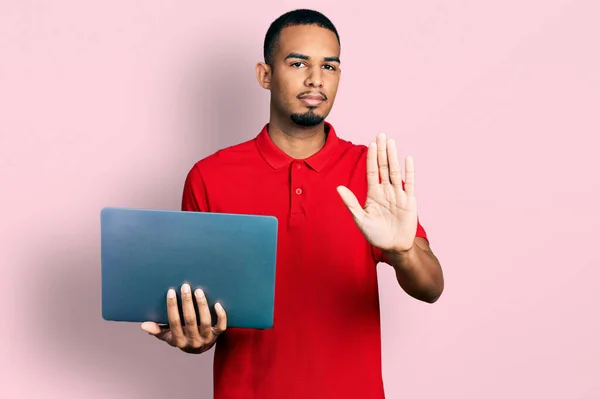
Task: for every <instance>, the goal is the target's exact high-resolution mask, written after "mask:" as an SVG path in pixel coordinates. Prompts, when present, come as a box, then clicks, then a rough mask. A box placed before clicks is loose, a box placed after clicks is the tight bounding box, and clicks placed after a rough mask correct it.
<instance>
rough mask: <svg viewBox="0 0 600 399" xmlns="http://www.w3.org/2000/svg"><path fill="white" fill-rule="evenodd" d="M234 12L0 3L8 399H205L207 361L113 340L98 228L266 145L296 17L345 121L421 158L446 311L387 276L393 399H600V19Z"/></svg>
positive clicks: (431, 7)
mask: <svg viewBox="0 0 600 399" xmlns="http://www.w3.org/2000/svg"><path fill="white" fill-rule="evenodd" d="M237 3H238V4H237V5H235V6H233V5H231V3H230V2H214V3H213V4H212V5H208V4H206V3H205V2H200V1H194V2H192V1H179V2H167V1H158V0H147V1H145V2H137V1H123V0H121V1H118V2H117V1H113V2H101V1H94V2H91V1H74V0H73V1H67V0H61V1H52V2H50V1H32V0H20V1H12V2H9V1H3V2H2V3H1V5H0V133H1V136H0V178H1V179H0V182H1V186H0V187H1V188H0V190H1V193H2V194H1V196H0V206H1V208H0V209H1V212H2V217H1V221H0V234H1V236H0V242H1V243H2V244H1V249H0V255H1V258H0V268H1V273H2V278H1V279H0V284H1V286H2V287H1V288H2V290H0V292H1V293H2V294H1V295H2V297H3V298H2V299H3V302H2V303H3V306H2V319H3V321H4V323H5V324H4V327H2V328H1V329H0V335H1V340H0V345H1V346H2V348H1V352H2V356H1V357H0V362H1V363H0V364H1V365H2V367H3V369H2V370H1V374H0V375H1V377H0V379H1V380H2V383H0V397H2V398H22V397H23V398H24V397H26V395H30V397H40V398H54V397H57V398H58V397H68V398H91V399H95V398H109V397H110V398H128V399H130V398H164V397H165V395H170V394H172V393H175V395H176V396H177V397H197V398H208V397H210V396H211V392H212V388H211V386H210V381H211V358H212V354H207V355H204V356H196V357H194V356H186V355H183V354H181V353H179V352H177V351H176V350H174V349H172V348H170V347H167V346H166V345H161V343H159V342H158V341H155V340H154V339H153V338H151V337H149V336H148V335H145V334H144V333H143V332H142V331H141V330H139V327H138V326H137V325H124V324H119V325H117V324H110V323H106V322H103V321H102V319H101V315H100V263H99V211H100V208H101V207H103V206H106V205H112V206H133V207H150V208H162V209H177V208H178V207H179V201H180V195H181V188H182V184H183V179H184V177H185V174H186V173H187V171H188V170H189V168H190V167H191V165H192V164H193V162H195V161H196V160H198V159H199V158H201V157H203V156H205V155H208V154H209V153H212V152H213V151H215V150H217V149H219V148H221V147H223V146H226V145H229V144H234V143H237V142H239V141H242V140H246V139H248V138H251V137H253V136H254V135H255V134H257V133H258V130H259V129H260V128H261V127H262V125H263V123H264V122H266V118H267V116H268V114H267V101H268V94H267V92H264V91H263V90H261V89H260V88H259V87H258V84H257V83H256V82H255V79H254V71H253V66H254V63H255V62H256V61H258V60H260V56H261V50H262V47H261V46H262V40H263V35H264V33H265V31H266V29H267V27H268V24H269V23H270V22H271V20H272V19H273V18H275V17H276V16H277V15H279V14H280V13H282V12H284V11H287V10H288V9H290V8H297V7H298V6H302V7H319V9H320V10H322V11H324V12H325V13H326V14H328V15H329V16H330V17H331V18H332V19H333V21H334V23H336V24H337V26H338V28H339V30H340V33H341V36H342V46H343V51H342V58H343V64H344V76H343V79H342V84H341V89H340V93H339V95H338V100H337V101H338V102H337V104H336V107H335V108H334V112H333V113H332V115H331V117H330V121H331V122H332V123H334V124H335V126H336V128H337V130H338V131H339V133H340V134H341V135H342V136H344V137H345V138H348V139H351V140H353V141H355V142H360V143H366V142H367V141H368V140H370V139H372V138H373V137H374V136H375V134H376V133H377V132H379V131H385V132H387V133H388V134H389V135H392V136H393V137H395V138H397V140H398V145H399V150H400V152H401V156H405V155H407V154H410V155H413V156H414V157H415V162H416V168H417V172H416V173H417V174H416V179H417V195H418V197H417V198H418V200H419V204H420V217H421V222H422V223H423V225H424V226H425V227H426V228H427V231H428V233H429V235H430V238H431V245H432V247H433V249H434V250H435V251H436V253H437V254H438V255H439V257H440V259H441V261H442V264H443V266H444V269H445V276H446V291H445V293H444V295H443V297H442V299H441V300H440V301H439V302H438V303H436V304H435V305H433V306H430V305H427V304H422V303H418V302H416V301H415V300H411V299H410V298H408V297H407V296H406V295H405V294H404V293H403V292H401V291H400V289H399V288H398V287H397V285H396V282H395V280H394V275H393V273H392V271H391V269H390V268H388V267H385V266H384V265H382V267H381V268H380V277H381V298H382V306H383V339H384V378H385V385H386V391H387V393H388V397H389V398H411V399H417V398H423V399H426V398H431V399H433V398H439V397H444V398H461V399H467V398H469V399H471V398H472V399H482V398H485V399H505V398H544V399H567V398H568V399H575V398H577V399H579V398H586V399H588V398H589V399H592V398H599V397H600V361H599V360H598V359H599V358H600V349H599V344H598V337H600V323H599V317H598V294H597V292H598V290H597V287H598V281H599V280H600V255H598V251H597V250H596V249H597V245H598V244H597V239H598V237H599V235H598V233H597V231H598V228H599V227H600V211H598V204H599V203H600V179H598V177H597V173H598V171H599V170H600V165H599V162H598V148H600V143H599V141H598V137H599V135H600V115H599V114H600V94H599V93H600V51H598V40H599V38H600V27H599V26H600V25H598V15H600V3H598V2H597V1H594V0H587V1H584V0H579V1H578V0H545V1H542V0H537V1H534V0H528V1H522V0H519V1H517V0H511V1H495V2H491V1H485V2H480V1H479V2H478V1H453V2H448V1H442V0H436V1H427V2H408V1H404V2H400V3H397V2H392V1H370V2H367V3H366V4H368V6H366V5H363V4H365V3H362V2H361V3H360V5H359V3H358V2H353V4H352V5H349V4H348V2H347V1H338V2H334V1H327V2H324V1H304V2H291V1H287V2H283V3H281V2H276V1H254V2H242V1H238V2H237ZM393 3H396V4H397V5H395V6H394V5H392V4H393ZM276 4H279V5H276ZM317 4H318V5H321V6H318V5H317ZM325 4H326V5H325ZM251 13H255V15H256V16H255V17H252V18H251V17H250V15H251ZM7 301H9V302H7ZM7 304H8V305H7ZM28 397H29V396H28Z"/></svg>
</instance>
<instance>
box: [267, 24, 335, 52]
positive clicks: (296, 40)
mask: <svg viewBox="0 0 600 399" xmlns="http://www.w3.org/2000/svg"><path fill="white" fill-rule="evenodd" d="M278 42H279V43H278V44H279V45H278V47H279V50H280V51H282V52H283V53H285V54H283V56H284V57H285V56H286V55H287V53H290V52H299V53H303V54H306V52H307V51H310V52H311V53H315V54H307V55H310V56H322V57H329V56H333V55H339V51H340V47H339V43H338V40H337V37H336V35H335V33H333V32H332V31H330V30H329V29H326V28H322V27H320V26H317V25H294V26H288V27H285V28H283V29H282V30H281V33H280V35H279V40H278ZM316 53H319V54H316Z"/></svg>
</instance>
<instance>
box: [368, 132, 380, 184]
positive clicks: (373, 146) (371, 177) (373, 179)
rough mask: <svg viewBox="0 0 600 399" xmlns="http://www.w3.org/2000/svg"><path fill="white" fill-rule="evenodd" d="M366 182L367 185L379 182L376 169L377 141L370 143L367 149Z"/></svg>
mask: <svg viewBox="0 0 600 399" xmlns="http://www.w3.org/2000/svg"><path fill="white" fill-rule="evenodd" d="M367 184H368V186H369V187H371V186H375V185H378V184H379V171H378V170H377V143H370V144H369V149H368V150H367Z"/></svg>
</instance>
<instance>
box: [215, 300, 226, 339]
mask: <svg viewBox="0 0 600 399" xmlns="http://www.w3.org/2000/svg"><path fill="white" fill-rule="evenodd" d="M215 311H216V312H217V324H216V325H215V327H214V328H213V332H214V333H215V335H220V334H222V333H223V331H225V330H226V329H227V314H226V313H225V309H223V306H221V304H220V303H216V304H215Z"/></svg>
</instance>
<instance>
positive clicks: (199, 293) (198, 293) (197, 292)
mask: <svg viewBox="0 0 600 399" xmlns="http://www.w3.org/2000/svg"><path fill="white" fill-rule="evenodd" d="M196 296H197V297H198V298H204V291H202V290H201V289H200V288H198V289H197V290H196Z"/></svg>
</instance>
